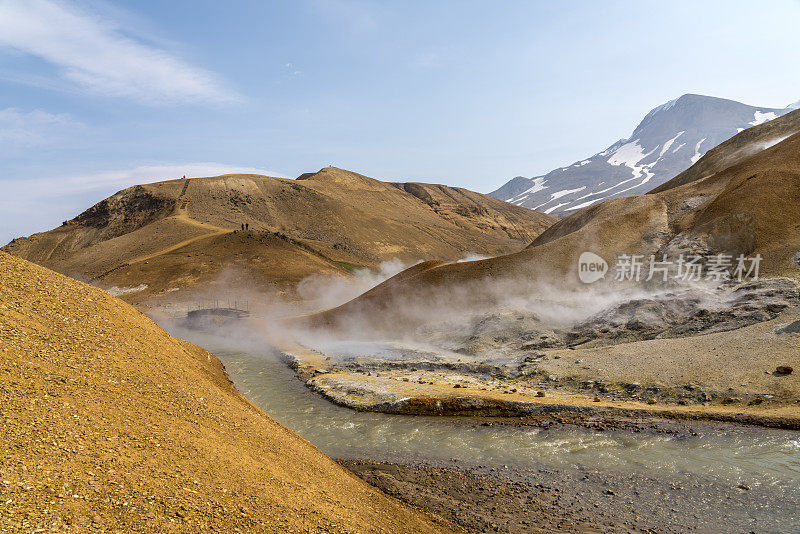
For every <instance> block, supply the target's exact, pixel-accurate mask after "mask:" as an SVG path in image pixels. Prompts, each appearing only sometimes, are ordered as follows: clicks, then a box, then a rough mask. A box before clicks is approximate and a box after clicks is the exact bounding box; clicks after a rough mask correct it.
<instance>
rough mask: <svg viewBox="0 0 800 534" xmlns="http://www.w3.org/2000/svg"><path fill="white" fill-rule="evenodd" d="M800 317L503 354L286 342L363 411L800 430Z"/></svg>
mask: <svg viewBox="0 0 800 534" xmlns="http://www.w3.org/2000/svg"><path fill="white" fill-rule="evenodd" d="M798 319H800V311H799V310H797V309H795V308H792V309H789V310H786V311H784V312H782V313H780V314H778V315H777V317H776V318H775V319H773V320H769V321H763V322H760V323H756V324H752V325H748V326H746V327H743V328H740V329H737V330H733V331H725V332H716V333H709V334H705V335H694V336H690V337H681V338H668V339H653V340H643V341H635V342H630V343H622V344H615V345H610V346H592V347H586V348H580V347H571V348H567V349H564V348H556V349H545V350H535V351H529V352H527V353H523V354H521V355H520V356H518V357H516V358H511V359H507V360H504V361H497V360H492V359H491V358H489V359H481V358H480V357H479V356H477V355H468V354H453V353H449V354H448V353H436V352H432V351H429V350H419V349H415V348H408V347H404V346H397V345H395V344H388V343H387V344H383V345H381V344H376V343H372V344H365V345H364V347H363V348H361V347H359V346H358V345H357V344H351V346H350V347H347V348H346V349H345V350H346V352H345V353H342V352H337V349H336V348H334V349H331V351H330V352H324V351H320V350H312V349H310V348H307V347H303V346H300V345H298V344H285V345H284V346H283V347H282V348H281V352H282V354H283V358H284V360H285V361H286V362H287V363H288V364H289V365H290V366H291V367H292V368H293V369H294V370H295V372H296V373H297V375H298V377H299V378H300V379H301V380H302V381H303V382H304V383H305V384H306V385H307V386H308V387H309V388H310V389H311V390H313V391H315V392H317V393H318V394H320V395H322V396H323V397H325V398H326V399H328V400H330V401H331V402H334V403H337V404H339V405H341V406H346V407H348V408H351V409H354V410H363V411H376V412H384V413H396V414H407V415H472V416H481V417H495V416H506V417H523V418H526V419H528V420H529V421H530V422H531V423H532V424H533V423H536V422H537V421H538V422H540V423H541V424H549V423H548V421H551V420H553V419H558V418H568V419H570V420H572V421H581V420H582V421H585V423H586V424H587V425H596V423H597V421H598V420H601V421H602V423H601V425H602V426H606V427H617V426H619V425H618V424H617V423H616V420H619V421H620V425H624V424H626V423H625V422H624V420H625V419H653V420H690V421H693V420H694V421H703V420H707V421H723V422H731V423H736V424H745V425H757V426H763V427H770V428H783V429H792V430H800V372H799V371H796V370H795V369H800V365H798V363H799V362H800V334H798V332H795V331H794V330H795V329H793V328H787V326H790V325H793V324H797V321H798ZM353 345H354V346H353ZM370 352H375V353H379V354H380V355H379V356H377V355H376V356H372V355H370ZM781 366H784V367H788V368H789V369H790V370H792V372H789V373H780V372H778V371H777V369H778V368H779V367H781Z"/></svg>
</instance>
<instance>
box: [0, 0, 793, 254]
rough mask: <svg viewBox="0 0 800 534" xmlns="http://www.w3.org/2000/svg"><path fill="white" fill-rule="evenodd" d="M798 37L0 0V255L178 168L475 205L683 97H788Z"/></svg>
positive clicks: (644, 25) (670, 19) (685, 25)
mask: <svg viewBox="0 0 800 534" xmlns="http://www.w3.org/2000/svg"><path fill="white" fill-rule="evenodd" d="M799 26H800V4H799V3H798V2H796V1H790V0H784V1H775V2H758V3H756V2H733V1H724V2H714V1H708V2H683V1H672V2H640V1H630V2H613V1H609V2H591V1H587V2H549V1H548V2H544V1H543V2H533V1H526V2H513V1H509V2H470V1H452V2H444V1H443V2H431V1H420V2H415V1H403V2H400V1H398V2H370V1H363V2H362V1H351V0H308V1H304V0H298V1H292V2H288V1H287V2H283V1H281V2H277V1H276V2H268V1H231V2H216V1H203V0H193V1H191V2H189V1H186V2H184V1H179V0H171V1H169V2H164V1H146V0H138V1H135V2H134V1H130V2H122V1H101V0H76V1H67V0H0V96H2V99H0V169H2V173H0V188H2V191H3V193H4V194H2V195H0V241H1V242H3V243H5V242H7V241H8V240H10V239H11V238H12V237H15V236H20V235H27V234H30V233H32V232H35V231H41V230H46V229H49V228H52V227H53V226H56V225H58V224H60V222H61V221H63V220H66V219H69V218H71V217H72V216H74V215H76V214H77V213H78V212H80V211H82V210H83V209H84V208H86V207H88V206H89V205H91V204H93V203H94V202H96V201H99V200H100V199H102V198H104V197H105V196H107V195H109V194H110V193H113V192H114V191H117V190H119V189H122V188H124V187H127V186H129V185H132V184H135V183H141V182H147V181H155V180H159V179H166V178H173V177H178V176H181V175H183V174H187V175H189V176H197V175H208V174H220V173H222V172H228V171H234V172H236V171H241V172H266V173H270V174H275V175H284V176H291V177H293V176H296V175H298V174H300V173H302V172H306V171H313V170H317V169H319V168H320V167H323V166H325V165H328V164H333V165H336V166H338V167H343V168H347V169H351V170H355V171H358V172H361V173H364V174H367V175H369V176H373V177H375V178H379V179H386V180H416V181H430V182H438V183H445V184H450V185H458V186H463V187H468V188H470V189H474V190H477V191H481V192H488V191H491V190H493V189H495V188H496V187H498V186H500V185H502V183H504V182H505V181H507V180H508V179H509V178H512V177H513V176H516V175H525V176H533V175H536V174H539V173H544V172H547V171H549V170H551V169H552V168H555V167H559V166H562V165H566V164H569V163H572V162H573V161H576V160H579V159H581V158H583V157H586V156H589V155H591V154H593V153H595V152H598V151H600V150H602V149H604V148H605V147H606V146H608V145H609V144H611V143H612V142H614V141H615V140H617V139H619V138H622V137H627V136H628V135H629V134H630V132H631V131H632V130H633V128H634V127H635V126H636V124H637V123H638V122H639V120H640V119H641V118H642V117H643V116H644V114H645V113H647V111H648V110H650V109H651V108H653V107H655V106H657V105H658V104H661V103H663V102H666V101H668V100H670V99H672V98H675V97H677V96H679V95H681V94H683V93H688V92H692V93H701V94H708V95H713V96H719V97H725V98H732V99H734V100H739V101H741V102H745V103H748V104H753V105H759V106H772V107H784V106H786V105H788V104H790V103H792V102H794V101H797V100H798V99H800V68H799V67H800V65H799V64H798V63H800V60H799V59H798V57H799V56H798V53H797V51H798V50H800V31H798V27H799Z"/></svg>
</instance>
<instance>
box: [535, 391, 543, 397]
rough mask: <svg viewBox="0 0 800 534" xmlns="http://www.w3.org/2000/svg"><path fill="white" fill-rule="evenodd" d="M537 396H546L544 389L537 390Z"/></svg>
mask: <svg viewBox="0 0 800 534" xmlns="http://www.w3.org/2000/svg"><path fill="white" fill-rule="evenodd" d="M536 396H537V397H544V396H545V393H544V391H537V392H536Z"/></svg>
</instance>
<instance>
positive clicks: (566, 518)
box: [339, 460, 800, 534]
mask: <svg viewBox="0 0 800 534" xmlns="http://www.w3.org/2000/svg"><path fill="white" fill-rule="evenodd" d="M339 463H340V464H341V465H343V466H344V467H346V468H348V469H350V470H351V471H352V472H354V473H355V474H357V475H358V476H359V477H361V478H362V479H363V480H365V481H367V482H369V483H370V484H373V485H374V486H376V487H378V488H380V489H381V490H383V491H385V492H386V493H388V494H389V495H391V496H393V497H396V498H398V499H400V500H402V501H404V502H407V503H409V504H412V505H414V506H417V507H420V508H423V509H425V510H427V511H429V512H432V513H435V514H437V515H439V516H441V517H443V518H445V519H447V520H449V521H451V522H453V523H454V524H457V525H459V526H462V527H464V528H466V529H469V530H471V531H474V532H503V533H523V532H525V533H540V534H544V533H555V532H580V533H626V534H627V533H641V532H653V533H665V534H666V533H670V534H671V533H676V534H677V533H684V532H707V533H715V532H722V531H724V532H794V531H796V529H797V528H798V527H800V523H798V522H797V519H796V518H794V519H791V518H789V519H787V518H786V517H785V516H784V517H778V516H777V515H771V514H770V511H769V510H768V509H774V508H776V507H783V506H797V501H796V496H792V495H791V493H790V492H787V493H786V494H784V495H783V496H782V497H783V501H782V502H781V503H778V502H774V501H772V502H764V499H765V498H769V499H774V498H775V496H774V495H769V496H768V495H767V492H765V491H764V488H761V487H756V486H755V485H752V486H751V485H749V484H747V483H744V482H742V483H741V484H739V485H723V484H719V482H718V481H714V480H712V479H709V478H706V477H698V476H695V477H692V476H687V475H667V476H663V475H658V474H656V473H654V474H652V475H650V476H646V475H642V474H637V473H624V472H623V473H614V472H609V471H597V470H592V469H581V468H560V469H553V468H543V467H530V466H528V467H521V466H515V465H508V464H506V465H480V464H472V465H463V466H459V462H456V461H454V462H422V463H412V464H406V463H392V462H381V461H377V462H376V461H369V460H340V461H339ZM751 484H752V482H751Z"/></svg>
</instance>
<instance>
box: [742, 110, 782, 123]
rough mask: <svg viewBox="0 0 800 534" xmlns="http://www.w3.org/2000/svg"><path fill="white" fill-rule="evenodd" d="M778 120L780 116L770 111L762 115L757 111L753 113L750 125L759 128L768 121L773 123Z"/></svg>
mask: <svg viewBox="0 0 800 534" xmlns="http://www.w3.org/2000/svg"><path fill="white" fill-rule="evenodd" d="M777 118H778V116H777V115H776V114H775V113H774V112H772V111H769V112H767V113H762V112H760V111H758V110H756V111H755V113H753V120H752V121H750V122H749V124H750V126H758V125H759V124H763V123H765V122H767V121H771V120H772V119H777Z"/></svg>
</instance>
